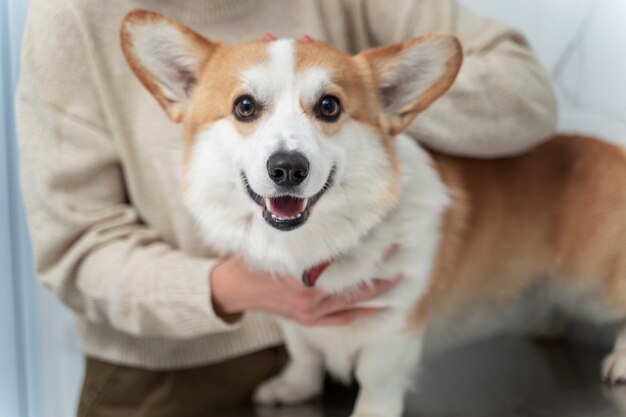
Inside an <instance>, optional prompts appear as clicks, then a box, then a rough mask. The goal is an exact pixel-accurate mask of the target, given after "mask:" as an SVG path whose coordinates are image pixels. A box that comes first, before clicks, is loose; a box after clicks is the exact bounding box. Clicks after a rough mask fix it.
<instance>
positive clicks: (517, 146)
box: [364, 0, 557, 157]
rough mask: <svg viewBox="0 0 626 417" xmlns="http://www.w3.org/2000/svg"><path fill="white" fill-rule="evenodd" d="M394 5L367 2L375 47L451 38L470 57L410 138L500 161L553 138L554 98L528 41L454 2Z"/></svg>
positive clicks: (414, 0)
mask: <svg viewBox="0 0 626 417" xmlns="http://www.w3.org/2000/svg"><path fill="white" fill-rule="evenodd" d="M391 3H395V4H389V2H386V1H385V2H382V1H381V2H378V1H369V2H367V3H366V11H365V13H364V14H365V16H366V18H365V19H366V21H367V24H368V25H369V27H370V28H369V29H370V30H369V32H368V33H369V34H370V37H371V40H372V41H373V42H374V43H376V44H386V43H391V42H394V41H398V40H400V39H406V38H412V37H415V36H419V35H424V34H427V33H431V32H439V33H441V32H449V33H454V34H455V35H456V36H458V37H459V39H460V40H461V43H462V45H463V51H464V55H465V57H464V61H463V65H462V67H461V71H460V73H459V76H458V78H457V80H456V81H455V83H454V84H453V86H452V88H451V89H450V90H449V91H448V92H447V93H446V94H445V95H444V96H443V97H441V98H440V99H438V100H437V101H436V102H435V103H434V104H433V105H432V106H431V107H430V108H429V109H428V110H426V111H425V112H424V113H423V114H421V115H419V116H418V117H417V119H416V120H415V122H414V123H413V125H412V126H411V127H410V129H409V130H408V133H409V134H411V135H412V136H413V137H415V138H417V139H418V140H420V141H421V142H423V143H425V144H426V145H428V146H430V147H432V148H434V149H437V150H440V151H444V152H448V153H451V154H456V155H462V156H476V157H498V156H506V155H514V154H517V153H520V152H523V151H525V150H527V149H529V148H531V147H533V146H534V145H536V144H538V143H540V142H541V141H543V140H545V139H546V138H547V137H548V136H549V135H551V134H552V133H553V131H554V129H555V127H556V120H557V109H556V100H555V96H554V92H553V89H552V86H551V84H550V80H549V78H548V76H547V74H546V72H545V71H544V69H543V68H542V67H541V65H540V64H539V63H538V61H537V59H536V58H535V56H534V55H533V52H532V51H531V50H530V48H529V47H528V44H527V43H526V41H525V40H524V38H523V37H522V35H520V34H519V33H518V32H516V31H514V30H512V29H510V28H508V27H506V26H504V25H502V24H500V23H499V22H496V21H494V20H491V19H484V18H479V17H477V16H475V15H473V14H471V13H470V12H468V11H467V10H466V9H465V8H463V7H461V6H460V5H459V4H458V3H457V2H456V1H454V0H395V1H392V2H391Z"/></svg>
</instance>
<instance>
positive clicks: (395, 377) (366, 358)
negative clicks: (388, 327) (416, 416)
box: [351, 334, 423, 417]
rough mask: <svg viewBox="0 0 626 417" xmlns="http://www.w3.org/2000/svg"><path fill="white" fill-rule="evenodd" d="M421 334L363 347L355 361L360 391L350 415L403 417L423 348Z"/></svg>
mask: <svg viewBox="0 0 626 417" xmlns="http://www.w3.org/2000/svg"><path fill="white" fill-rule="evenodd" d="M422 339H423V337H422V335H421V334H418V335H415V334H413V335H397V336H392V337H389V338H386V339H385V340H377V341H375V342H372V343H371V344H369V345H367V346H365V347H363V349H362V350H361V353H360V355H359V357H358V360H357V364H356V378H357V381H358V382H359V386H360V390H359V395H358V397H357V401H356V404H355V407H354V411H353V414H352V416H351V417H400V416H401V415H402V411H403V409H404V396H405V394H406V392H407V391H408V390H409V388H410V386H411V383H412V379H413V377H414V374H415V371H416V365H417V364H418V362H419V359H420V357H421V351H422Z"/></svg>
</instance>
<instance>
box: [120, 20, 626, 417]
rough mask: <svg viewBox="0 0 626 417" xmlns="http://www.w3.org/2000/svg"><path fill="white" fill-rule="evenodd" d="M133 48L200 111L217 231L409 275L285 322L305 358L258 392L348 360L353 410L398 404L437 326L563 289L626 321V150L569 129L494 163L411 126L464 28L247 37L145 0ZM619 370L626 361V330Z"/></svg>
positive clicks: (341, 272)
mask: <svg viewBox="0 0 626 417" xmlns="http://www.w3.org/2000/svg"><path fill="white" fill-rule="evenodd" d="M121 45H122V49H123V52H124V54H125V56H126V58H127V60H128V63H129V65H130V67H131V68H132V70H133V71H134V73H135V74H136V75H137V77H138V78H139V80H140V81H141V83H142V84H143V85H144V86H145V87H146V88H147V89H148V90H149V91H150V92H151V93H152V94H153V95H154V97H155V98H156V100H157V101H158V102H159V103H160V105H161V106H162V107H163V109H164V110H165V112H166V114H167V116H169V118H171V120H172V121H173V122H176V123H178V122H182V123H184V136H185V137H184V141H185V152H184V161H183V162H182V164H183V167H184V178H183V184H182V198H183V199H184V202H185V205H186V207H187V208H188V209H189V211H190V213H191V214H192V216H193V217H194V218H195V220H196V221H197V223H198V225H199V228H200V230H201V232H202V236H203V238H204V239H205V240H206V243H207V244H210V245H211V246H212V247H217V248H220V249H221V250H222V251H223V252H224V253H225V254H228V253H230V254H238V255H240V256H243V257H244V258H245V260H246V261H247V262H248V263H249V264H250V265H251V266H252V267H254V268H258V269H259V270H265V271H268V272H273V273H276V274H281V275H289V276H294V277H298V279H300V277H303V279H304V281H305V284H307V285H315V286H317V287H319V288H321V289H323V290H324V291H325V292H327V293H330V294H336V293H345V292H350V291H355V290H357V289H358V288H362V287H361V286H362V285H364V284H365V285H367V282H368V278H369V277H394V276H397V275H398V274H402V275H403V276H404V279H403V280H402V281H401V282H400V283H399V284H398V285H397V286H395V287H393V288H392V289H391V290H390V291H388V292H386V293H384V294H383V295H381V296H380V297H378V298H376V299H375V300H372V301H368V302H367V303H365V305H364V307H380V308H382V311H381V312H379V313H377V314H374V315H371V316H368V317H367V318H363V319H360V320H357V321H355V322H353V323H352V324H349V325H347V326H341V327H315V326H313V327H306V326H302V325H299V324H297V323H295V322H289V321H285V320H279V324H280V326H281V328H282V330H283V332H284V337H285V342H286V345H287V349H288V351H289V354H290V362H289V364H288V365H287V367H286V368H285V369H284V370H283V371H282V373H280V374H279V375H278V376H276V377H274V378H273V379H271V380H269V381H266V382H265V383H263V384H261V385H260V386H259V387H258V389H257V390H256V392H255V394H254V399H255V400H256V401H258V402H260V403H264V404H275V403H282V404H289V403H295V402H300V401H304V400H307V399H309V398H311V397H314V396H316V395H318V394H319V393H320V391H321V389H322V378H323V373H324V370H328V371H329V372H330V373H332V374H334V375H335V376H337V377H338V378H341V379H349V378H351V377H352V376H354V377H355V378H356V380H357V381H358V383H359V386H360V390H359V395H358V397H357V401H356V404H355V407H354V410H353V414H352V415H353V417H365V416H370V417H372V416H378V417H383V416H384V417H397V416H400V415H401V414H402V411H403V399H404V396H405V394H406V392H407V390H408V389H409V388H410V385H411V378H412V376H413V375H415V373H416V368H417V367H418V366H419V362H420V358H421V354H422V351H423V346H424V340H425V339H427V338H429V337H433V338H437V337H441V338H445V337H447V336H446V335H447V334H452V333H455V332H459V333H468V332H473V333H476V334H482V333H484V332H485V331H486V330H490V329H493V328H495V327H497V325H498V323H499V322H500V321H501V320H502V319H504V318H505V317H509V316H511V317H512V316H515V317H518V316H519V317H524V314H525V311H527V310H531V311H537V310H538V309H539V307H537V306H544V305H550V306H556V307H558V308H559V309H562V310H566V311H568V312H571V313H573V314H576V315H582V316H584V317H586V318H588V319H592V320H594V321H596V322H603V323H604V322H613V323H616V324H620V323H623V322H624V319H625V318H626V221H625V220H624V219H626V154H625V153H624V151H623V150H622V149H620V148H618V147H616V146H613V145H610V144H606V143H602V142H600V141H598V140H595V139H592V138H586V137H574V136H572V137H567V136H560V137H555V138H553V139H551V140H550V141H548V142H547V143H545V144H543V145H541V146H539V147H537V148H536V149H534V150H532V151H531V152H529V153H527V154H525V155H523V156H519V157H515V158H505V159H497V160H475V159H469V158H460V157H452V156H447V155H442V154H439V153H437V152H434V151H432V150H429V149H426V148H424V147H423V146H421V145H420V144H419V143H417V142H416V141H415V140H413V139H411V138H410V137H409V136H407V135H406V134H404V133H403V131H404V130H405V129H406V128H407V127H408V126H409V125H410V124H411V122H412V121H413V120H414V118H415V117H416V116H417V115H418V114H419V113H420V112H422V111H424V110H425V109H426V108H428V106H429V105H431V104H432V103H433V102H434V101H435V100H436V99H437V98H438V97H439V96H441V95H442V94H444V93H445V92H446V90H447V89H448V88H449V87H450V86H451V85H452V83H453V82H454V79H455V77H456V75H457V73H458V71H459V68H460V66H461V62H462V48H461V46H460V44H459V42H458V40H457V39H456V38H455V37H454V36H451V35H445V34H440V35H429V36H425V37H419V38H416V39H410V40H406V41H404V42H401V43H397V44H393V45H389V46H385V47H380V48H376V49H371V50H366V51H363V52H361V53H359V54H357V55H354V56H349V55H347V54H344V53H342V52H340V51H338V50H336V49H335V48H333V47H332V46H331V45H329V44H328V43H325V42H321V41H315V40H312V39H310V38H306V37H305V38H302V39H300V40H289V39H274V38H272V37H267V38H265V39H260V40H253V41H250V42H247V43H243V44H240V45H236V46H227V45H224V44H221V43H218V42H214V41H210V40H208V39H206V38H204V37H203V36H202V35H200V34H198V33H196V32H194V31H192V30H191V29H189V28H187V27H185V26H183V25H181V24H179V23H177V22H175V21H173V20H171V19H169V18H167V17H164V16H161V15H158V14H155V13H152V12H149V11H144V10H136V11H133V12H131V13H129V14H128V15H127V16H126V18H125V20H124V21H123V23H122V28H121ZM502 134H503V135H506V132H502ZM622 182H624V185H622ZM392 245H396V246H397V247H398V248H399V249H398V250H397V251H396V252H395V254H393V256H391V258H390V259H387V260H386V261H385V262H383V261H382V260H381V254H383V253H384V252H385V250H386V249H387V248H389V247H390V246H392ZM321 271H323V273H321V274H320V272H321ZM521 305H531V306H532V308H530V309H528V308H523V307H519V306H521ZM455 329H456V330H455ZM604 377H605V378H606V379H607V380H609V381H611V382H619V381H622V380H623V379H624V378H626V330H625V331H622V332H621V333H620V334H619V337H618V341H617V343H616V348H615V351H614V352H613V353H612V354H611V355H610V356H608V358H607V359H606V360H605V363H604Z"/></svg>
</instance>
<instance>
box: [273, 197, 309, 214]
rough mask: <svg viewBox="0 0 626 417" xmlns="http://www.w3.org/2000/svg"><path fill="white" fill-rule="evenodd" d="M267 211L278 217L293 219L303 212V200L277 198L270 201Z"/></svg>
mask: <svg viewBox="0 0 626 417" xmlns="http://www.w3.org/2000/svg"><path fill="white" fill-rule="evenodd" d="M268 209H269V211H270V212H271V213H272V214H273V215H275V216H278V217H293V216H297V215H298V214H300V213H302V212H303V211H304V199H302V198H295V197H278V198H272V199H270V206H269V207H268Z"/></svg>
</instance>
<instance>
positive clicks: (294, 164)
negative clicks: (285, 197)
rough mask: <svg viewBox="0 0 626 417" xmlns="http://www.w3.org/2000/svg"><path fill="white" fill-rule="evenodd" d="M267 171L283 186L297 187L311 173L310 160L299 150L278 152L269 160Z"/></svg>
mask: <svg viewBox="0 0 626 417" xmlns="http://www.w3.org/2000/svg"><path fill="white" fill-rule="evenodd" d="M267 173H268V174H269V176H270V178H271V179H272V181H274V182H275V183H276V184H277V185H280V186H283V187H295V186H296V185H300V184H301V183H302V181H304V179H305V178H306V177H307V175H309V161H307V159H306V158H305V157H304V155H302V154H301V153H298V152H284V151H281V152H276V153H275V154H273V155H272V156H270V158H269V159H268V160H267Z"/></svg>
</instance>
